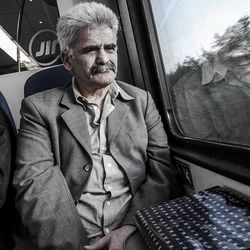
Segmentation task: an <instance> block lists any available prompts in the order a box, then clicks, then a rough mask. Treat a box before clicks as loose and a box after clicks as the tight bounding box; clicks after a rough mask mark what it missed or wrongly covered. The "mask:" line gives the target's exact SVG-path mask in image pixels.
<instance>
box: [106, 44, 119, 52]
mask: <svg viewBox="0 0 250 250" xmlns="http://www.w3.org/2000/svg"><path fill="white" fill-rule="evenodd" d="M116 48H117V46H116V45H115V44H113V43H112V44H107V45H105V46H104V49H105V51H107V52H110V53H113V52H114V51H116Z"/></svg>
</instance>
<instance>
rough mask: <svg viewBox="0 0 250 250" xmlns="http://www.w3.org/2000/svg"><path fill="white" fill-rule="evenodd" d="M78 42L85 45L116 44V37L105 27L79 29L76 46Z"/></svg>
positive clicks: (113, 32) (114, 33)
mask: <svg viewBox="0 0 250 250" xmlns="http://www.w3.org/2000/svg"><path fill="white" fill-rule="evenodd" d="M78 42H80V43H86V44H101V43H102V44H110V43H114V44H116V42H117V35H116V32H115V31H114V30H112V29H111V28H110V27H109V26H107V25H101V26H94V27H91V28H84V29H81V30H80V32H79V34H78V38H77V41H76V44H77V43H78Z"/></svg>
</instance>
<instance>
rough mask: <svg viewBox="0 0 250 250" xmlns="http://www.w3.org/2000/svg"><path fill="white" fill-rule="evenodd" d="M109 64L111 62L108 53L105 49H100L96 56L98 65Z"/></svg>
mask: <svg viewBox="0 0 250 250" xmlns="http://www.w3.org/2000/svg"><path fill="white" fill-rule="evenodd" d="M107 62H109V57H108V55H107V52H106V51H105V50H104V49H103V48H101V49H99V51H98V53H97V56H96V63H97V64H106V63H107Z"/></svg>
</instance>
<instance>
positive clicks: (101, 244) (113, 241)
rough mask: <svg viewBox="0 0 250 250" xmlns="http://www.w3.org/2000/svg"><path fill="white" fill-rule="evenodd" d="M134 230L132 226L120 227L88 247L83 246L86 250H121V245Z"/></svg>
mask: <svg viewBox="0 0 250 250" xmlns="http://www.w3.org/2000/svg"><path fill="white" fill-rule="evenodd" d="M135 229H136V227H135V226H133V225H125V226H122V227H120V228H118V229H116V230H114V231H112V232H110V233H109V234H108V235H106V236H104V237H102V238H101V239H99V240H97V241H96V242H95V243H94V244H92V245H90V246H85V249H86V250H104V249H105V250H123V243H124V241H125V240H126V238H127V237H128V236H129V235H130V234H131V233H132V232H133V231H134V230H135Z"/></svg>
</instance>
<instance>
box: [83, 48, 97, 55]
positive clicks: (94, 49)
mask: <svg viewBox="0 0 250 250" xmlns="http://www.w3.org/2000/svg"><path fill="white" fill-rule="evenodd" d="M97 50H98V48H97V47H96V46H88V47H84V48H82V49H81V54H94V53H95V52H96V51H97Z"/></svg>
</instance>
